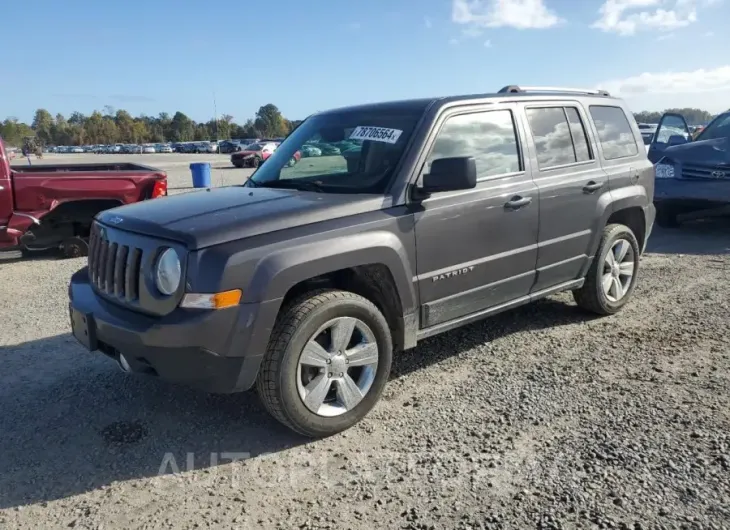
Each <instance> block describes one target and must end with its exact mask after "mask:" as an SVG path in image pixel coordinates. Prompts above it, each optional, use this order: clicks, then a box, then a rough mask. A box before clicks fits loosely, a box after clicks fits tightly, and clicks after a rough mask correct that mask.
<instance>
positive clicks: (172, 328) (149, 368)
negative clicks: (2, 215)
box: [69, 267, 263, 393]
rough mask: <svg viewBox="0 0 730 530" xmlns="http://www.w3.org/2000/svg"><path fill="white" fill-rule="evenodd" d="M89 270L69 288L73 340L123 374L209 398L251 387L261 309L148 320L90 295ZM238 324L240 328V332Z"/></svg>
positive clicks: (238, 308)
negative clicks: (209, 394) (141, 376)
mask: <svg viewBox="0 0 730 530" xmlns="http://www.w3.org/2000/svg"><path fill="white" fill-rule="evenodd" d="M87 271H88V269H87V268H86V267H84V268H83V269H81V270H79V271H77V272H76V273H75V274H74V275H73V276H72V277H71V283H70V284H69V317H70V319H71V328H72V332H73V334H74V336H75V337H76V339H77V340H78V341H79V342H80V343H81V344H82V345H83V346H84V347H85V348H86V349H87V350H89V351H96V350H99V351H101V352H103V353H104V354H106V355H108V356H109V357H112V358H113V359H115V360H116V361H117V362H119V364H120V365H121V366H122V367H123V368H124V369H126V370H128V371H131V372H137V373H146V374H150V375H154V376H158V377H160V378H161V379H165V380H167V381H170V382H173V383H182V384H185V385H188V386H192V387H196V388H199V389H201V390H204V391H207V392H213V393H232V392H240V391H243V390H247V389H249V388H251V386H253V384H254V382H255V381H256V376H257V374H258V368H259V365H260V364H261V358H262V356H263V351H248V348H246V347H244V345H247V343H250V339H251V337H252V333H253V326H252V324H251V323H252V322H255V320H256V317H257V314H258V313H260V308H261V304H241V305H239V306H236V307H232V308H228V309H223V310H218V311H202V310H201V311H198V310H184V309H176V310H175V311H173V312H172V313H170V314H169V315H166V316H164V317H151V316H148V315H144V314H140V313H137V312H134V311H130V310H128V309H124V308H122V307H119V306H117V305H115V304H113V303H111V302H108V301H106V300H104V299H102V298H100V297H99V296H97V295H96V293H95V292H94V290H93V288H92V286H91V283H90V282H89V276H88V272H87ZM240 323H247V324H248V325H247V326H246V325H245V324H244V328H243V329H241V327H240Z"/></svg>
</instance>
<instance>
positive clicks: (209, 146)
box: [201, 142, 218, 153]
mask: <svg viewBox="0 0 730 530" xmlns="http://www.w3.org/2000/svg"><path fill="white" fill-rule="evenodd" d="M201 147H202V150H203V152H205V153H217V152H218V142H205V143H204V144H202V146H201Z"/></svg>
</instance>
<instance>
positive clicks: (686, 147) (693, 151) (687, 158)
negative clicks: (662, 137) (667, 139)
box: [661, 138, 730, 166]
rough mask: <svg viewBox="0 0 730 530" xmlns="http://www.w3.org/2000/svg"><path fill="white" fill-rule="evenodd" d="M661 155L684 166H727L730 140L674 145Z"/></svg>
mask: <svg viewBox="0 0 730 530" xmlns="http://www.w3.org/2000/svg"><path fill="white" fill-rule="evenodd" d="M661 155H662V156H663V157H667V158H670V159H672V160H674V161H675V162H681V163H685V164H697V165H701V166H729V165H730V138H714V139H712V140H700V141H696V142H689V143H686V144H682V145H674V146H672V147H667V148H666V149H665V150H664V151H662V153H661Z"/></svg>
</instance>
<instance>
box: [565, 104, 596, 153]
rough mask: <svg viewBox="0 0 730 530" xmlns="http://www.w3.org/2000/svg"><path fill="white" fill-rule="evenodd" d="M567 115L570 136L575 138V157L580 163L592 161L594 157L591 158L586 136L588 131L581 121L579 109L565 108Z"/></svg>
mask: <svg viewBox="0 0 730 530" xmlns="http://www.w3.org/2000/svg"><path fill="white" fill-rule="evenodd" d="M565 113H566V114H567V115H568V122H569V123H570V134H571V135H572V136H573V145H574V146H575V157H576V158H577V159H578V162H586V161H588V160H591V159H592V158H593V157H592V156H591V150H590V148H589V147H588V135H586V129H585V127H584V126H583V121H582V120H581V119H580V114H578V109H576V108H575V107H565Z"/></svg>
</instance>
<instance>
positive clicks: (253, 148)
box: [246, 144, 264, 151]
mask: <svg viewBox="0 0 730 530" xmlns="http://www.w3.org/2000/svg"><path fill="white" fill-rule="evenodd" d="M263 147H264V146H263V145H261V144H251V145H247V146H246V151H261V149H262V148H263Z"/></svg>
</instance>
